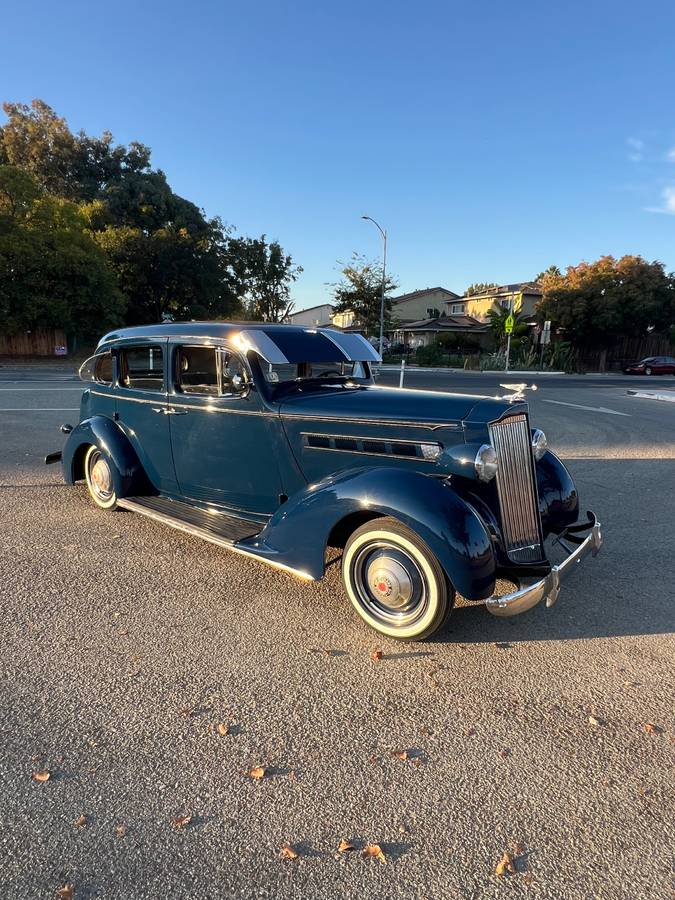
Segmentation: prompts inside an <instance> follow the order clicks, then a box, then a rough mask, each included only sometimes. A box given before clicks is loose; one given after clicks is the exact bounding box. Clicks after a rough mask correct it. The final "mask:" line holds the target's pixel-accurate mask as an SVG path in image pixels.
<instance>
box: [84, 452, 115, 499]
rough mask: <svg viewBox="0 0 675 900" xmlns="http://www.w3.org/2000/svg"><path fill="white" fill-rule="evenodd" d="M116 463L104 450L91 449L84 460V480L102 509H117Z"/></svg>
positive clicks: (92, 496)
mask: <svg viewBox="0 0 675 900" xmlns="http://www.w3.org/2000/svg"><path fill="white" fill-rule="evenodd" d="M114 465H115V464H114V463H113V462H112V460H111V459H110V457H109V456H108V455H107V453H105V452H104V451H103V450H99V448H98V447H94V446H92V447H90V448H89V449H88V450H87V455H86V456H85V458H84V480H85V481H86V483H87V489H88V490H89V495H90V496H91V499H92V500H93V501H94V503H95V504H96V505H97V506H99V507H100V508H101V509H115V507H116V506H117V493H116V491H115V477H114Z"/></svg>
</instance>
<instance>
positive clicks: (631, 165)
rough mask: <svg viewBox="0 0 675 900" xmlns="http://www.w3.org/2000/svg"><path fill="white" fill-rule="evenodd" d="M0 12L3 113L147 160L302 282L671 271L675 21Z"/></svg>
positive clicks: (558, 8)
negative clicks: (99, 137)
mask: <svg viewBox="0 0 675 900" xmlns="http://www.w3.org/2000/svg"><path fill="white" fill-rule="evenodd" d="M553 7H554V4H549V3H542V2H541V0H539V2H536V3H534V2H529V0H528V2H518V0H511V2H508V3H507V2H494V0H484V2H481V3H467V2H462V3H456V2H418V3H411V2H406V3H404V2H398V0H389V2H381V0H377V2H372V3H369V2H352V0H346V2H339V3H336V2H332V3H321V2H300V3H293V2H287V3H279V2H277V3H274V2H268V0H261V2H258V3H256V4H247V3H242V2H238V3H231V2H210V0H209V2H199V3H192V4H188V3H185V2H181V3H178V2H175V0H165V2H162V3H159V2H152V3H144V2H138V3H130V2H127V0H116V2H115V3H105V4H100V3H99V4H93V3H82V2H65V3H60V4H55V3H53V2H49V3H35V2H31V0H27V2H21V3H17V2H15V3H12V4H5V5H4V8H3V13H2V18H1V20H0V93H1V95H2V99H7V100H12V101H19V102H30V100H31V99H32V98H33V97H40V98H42V99H43V100H45V101H46V102H47V103H49V104H50V105H51V106H52V107H54V109H55V110H56V111H57V112H58V113H59V114H60V115H63V116H65V117H66V118H67V119H68V122H69V123H70V125H71V127H72V128H73V129H74V130H78V129H80V128H84V129H85V130H86V131H87V132H90V133H100V132H101V131H103V130H104V129H106V128H107V129H110V130H111V131H112V132H113V134H114V136H115V138H116V140H118V141H119V142H122V143H127V142H128V141H130V140H134V139H137V140H140V141H143V142H144V143H147V144H149V145H150V147H151V148H152V150H153V164H154V165H155V166H158V167H160V168H162V169H164V170H165V172H166V173H167V175H168V177H169V181H170V183H171V185H172V187H173V188H174V190H176V191H177V192H178V193H180V194H182V195H183V196H185V197H188V198H189V199H191V200H193V201H194V202H196V203H198V204H199V205H201V206H203V207H204V208H205V209H206V211H207V212H208V213H209V214H217V215H220V216H221V217H222V218H223V219H224V220H226V221H227V222H230V223H232V224H234V225H236V226H237V229H238V231H239V232H241V233H243V234H249V235H258V234H260V233H262V232H265V233H266V234H267V235H268V236H269V237H270V238H277V239H279V240H280V241H281V243H282V245H283V246H284V247H285V248H286V250H287V251H288V252H290V253H292V255H293V256H294V258H295V259H296V260H297V262H299V263H300V264H301V265H302V266H303V267H304V270H305V271H304V273H303V275H302V276H301V278H300V280H299V281H298V282H297V284H296V285H295V286H294V289H293V295H294V298H295V300H296V301H297V303H298V305H299V306H310V305H313V304H314V303H320V302H324V301H325V300H327V299H328V298H329V288H328V287H327V286H326V283H327V282H332V281H335V280H336V278H337V272H336V260H337V259H348V258H349V256H350V254H351V253H352V251H354V250H357V251H359V252H361V253H363V254H365V255H366V256H368V257H371V258H372V257H376V256H377V255H378V254H379V253H380V238H379V235H378V233H377V231H376V230H375V228H374V226H373V225H371V224H370V223H368V222H363V221H362V220H361V219H360V216H361V214H363V213H366V214H368V215H371V216H373V217H374V218H375V219H377V220H378V221H380V222H381V224H382V225H383V226H385V227H386V228H387V229H388V231H389V236H390V243H389V261H390V267H391V270H392V271H393V273H394V274H395V275H396V276H397V278H398V279H399V282H400V287H401V290H405V291H408V290H414V289H417V288H421V287H426V286H431V285H443V286H445V287H448V288H450V289H452V290H455V291H458V292H461V291H462V290H463V289H464V288H465V287H466V286H467V284H469V283H470V282H472V281H498V282H501V283H504V282H510V281H520V280H525V279H529V278H532V277H534V276H535V275H536V274H537V272H539V271H540V270H541V269H544V268H546V267H547V266H548V265H550V264H551V263H556V264H557V265H559V266H561V267H563V266H566V265H569V264H575V263H577V262H578V261H579V260H581V259H593V258H596V257H597V256H599V255H601V254H604V253H613V254H615V255H621V254H623V253H640V254H642V255H644V256H646V257H647V258H648V259H660V260H662V261H663V262H665V263H666V265H667V266H668V267H669V268H671V269H675V106H674V103H673V100H674V98H675V53H674V52H673V35H674V33H675V32H674V27H675V6H674V5H673V4H672V3H671V2H662V3H654V2H642V3H640V4H635V3H627V2H625V0H624V2H621V0H614V2H605V0H599V2H593V0H586V2H583V3H580V2H576V0H572V2H566V3H564V4H563V3H561V4H555V9H554V8H553Z"/></svg>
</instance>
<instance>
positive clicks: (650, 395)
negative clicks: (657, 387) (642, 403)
mask: <svg viewBox="0 0 675 900" xmlns="http://www.w3.org/2000/svg"><path fill="white" fill-rule="evenodd" d="M626 393H627V394H630V395H631V397H641V398H642V399H643V400H663V401H665V402H666V403H675V391H669V392H668V393H659V391H626Z"/></svg>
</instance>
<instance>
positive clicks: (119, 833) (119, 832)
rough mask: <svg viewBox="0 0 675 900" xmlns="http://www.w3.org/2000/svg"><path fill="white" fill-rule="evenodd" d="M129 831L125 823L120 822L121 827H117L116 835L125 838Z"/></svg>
mask: <svg viewBox="0 0 675 900" xmlns="http://www.w3.org/2000/svg"><path fill="white" fill-rule="evenodd" d="M127 830H128V829H127V826H126V825H125V824H124V822H120V824H119V825H115V834H116V835H117V837H124V835H125V834H126V833H127Z"/></svg>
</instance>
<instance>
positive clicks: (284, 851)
mask: <svg viewBox="0 0 675 900" xmlns="http://www.w3.org/2000/svg"><path fill="white" fill-rule="evenodd" d="M280 855H281V858H282V859H297V858H298V854H297V853H296V851H295V850H294V849H293V848H292V847H291V845H290V844H284V845H283V847H282V848H281V851H280Z"/></svg>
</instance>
